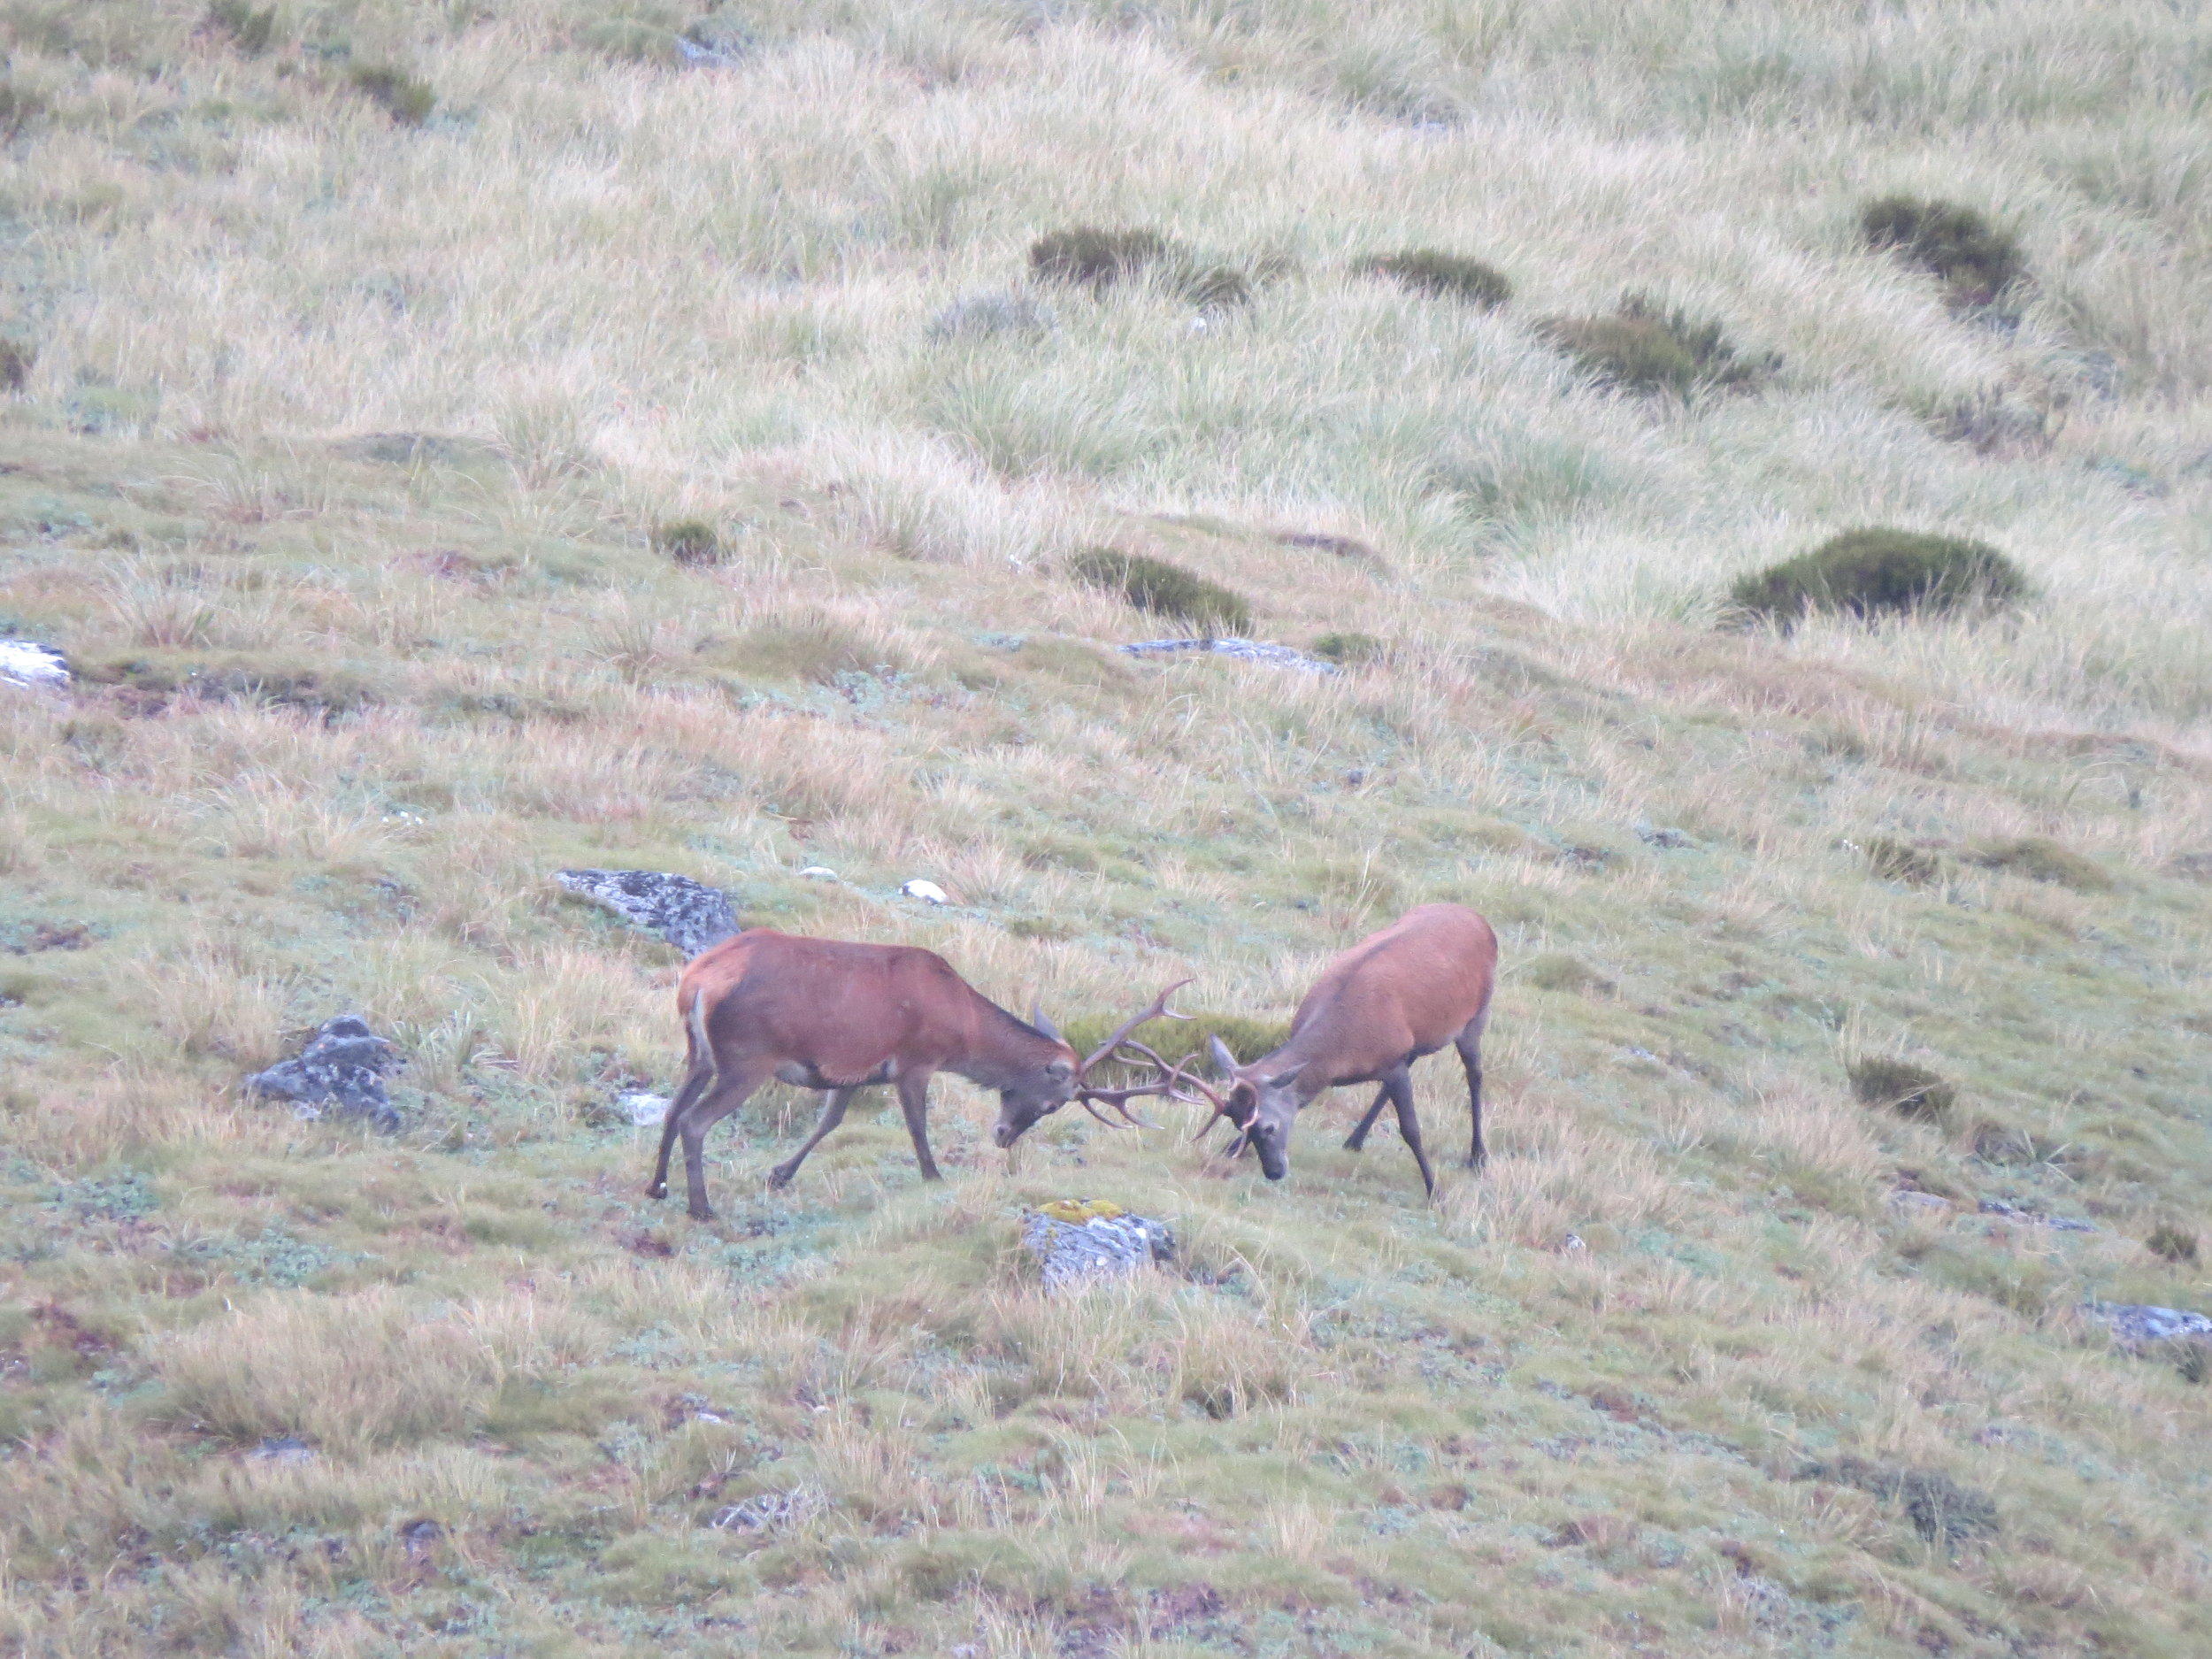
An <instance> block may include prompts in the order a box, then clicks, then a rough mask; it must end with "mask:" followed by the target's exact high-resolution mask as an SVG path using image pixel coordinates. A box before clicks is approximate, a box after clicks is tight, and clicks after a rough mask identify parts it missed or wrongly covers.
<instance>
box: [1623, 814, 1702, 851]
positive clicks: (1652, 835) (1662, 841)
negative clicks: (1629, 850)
mask: <svg viewBox="0 0 2212 1659" xmlns="http://www.w3.org/2000/svg"><path fill="white" fill-rule="evenodd" d="M1635 830H1636V839H1637V840H1638V841H1641V842H1643V843H1644V845H1646V846H1647V847H1663V848H1666V849H1669V850H1670V851H1678V850H1679V849H1682V848H1685V847H1694V846H1696V845H1697V843H1696V842H1695V841H1692V840H1691V839H1690V838H1689V836H1688V835H1687V834H1686V833H1683V832H1682V831H1681V830H1678V829H1672V828H1670V827H1669V826H1666V825H1663V824H1654V823H1652V822H1651V820H1650V819H1648V818H1638V819H1637V820H1636V824H1635Z"/></svg>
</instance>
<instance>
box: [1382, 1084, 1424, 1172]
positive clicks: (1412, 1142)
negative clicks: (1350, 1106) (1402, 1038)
mask: <svg viewBox="0 0 2212 1659" xmlns="http://www.w3.org/2000/svg"><path fill="white" fill-rule="evenodd" d="M1383 1092H1384V1093H1385V1094H1388V1095H1389V1096H1390V1103H1391V1104H1392V1105H1394V1106H1395V1107H1396V1108H1397V1109H1398V1133H1400V1134H1401V1135H1402V1136H1404V1137H1405V1143H1406V1145H1407V1146H1408V1147H1409V1148H1412V1151H1413V1161H1414V1162H1415V1163H1416V1164H1419V1165H1420V1166H1421V1184H1422V1185H1423V1186H1424V1187H1427V1188H1428V1189H1429V1193H1430V1195H1431V1196H1434V1195H1435V1193H1436V1171H1434V1170H1432V1169H1431V1168H1430V1167H1429V1155H1428V1153H1427V1151H1426V1150H1425V1148H1423V1147H1422V1145H1421V1120H1420V1118H1417V1117H1416V1116H1415V1115H1414V1110H1413V1072H1412V1071H1411V1070H1410V1069H1409V1067H1406V1066H1403V1065H1401V1066H1399V1067H1398V1068H1397V1069H1396V1070H1395V1071H1392V1072H1391V1073H1390V1075H1389V1076H1387V1077H1386V1078H1385V1079H1383Z"/></svg>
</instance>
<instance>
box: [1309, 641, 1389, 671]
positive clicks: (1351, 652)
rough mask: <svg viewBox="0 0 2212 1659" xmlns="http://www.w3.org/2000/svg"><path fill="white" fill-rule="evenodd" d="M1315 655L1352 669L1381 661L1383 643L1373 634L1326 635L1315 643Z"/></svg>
mask: <svg viewBox="0 0 2212 1659" xmlns="http://www.w3.org/2000/svg"><path fill="white" fill-rule="evenodd" d="M1313 654H1314V655H1315V656H1316V657H1322V658H1324V659H1325V660H1326V661H1328V662H1332V663H1341V664H1344V665H1345V666H1347V667H1352V666H1356V664H1361V663H1371V662H1375V661H1377V660H1378V659H1379V658H1380V657H1381V656H1382V654H1383V642H1382V641H1380V640H1379V639H1377V638H1376V637H1375V636H1374V635H1373V634H1323V635H1322V636H1321V637H1320V638H1319V639H1317V640H1316V641H1314V642H1313Z"/></svg>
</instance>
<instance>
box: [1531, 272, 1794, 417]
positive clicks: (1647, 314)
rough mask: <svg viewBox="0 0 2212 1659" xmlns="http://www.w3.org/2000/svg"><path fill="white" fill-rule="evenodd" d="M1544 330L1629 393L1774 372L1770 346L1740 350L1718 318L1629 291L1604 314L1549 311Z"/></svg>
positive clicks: (1741, 382) (1686, 388) (1674, 392)
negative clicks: (1749, 352)
mask: <svg viewBox="0 0 2212 1659" xmlns="http://www.w3.org/2000/svg"><path fill="white" fill-rule="evenodd" d="M1540 332H1541V333H1542V334H1543V335H1544V337H1545V338H1546V339H1548V340H1549V341H1550V342H1552V343H1553V344H1554V345H1555V346H1557V347H1559V348H1560V349H1562V350H1563V351H1565V352H1566V353H1567V354H1568V355H1569V356H1571V357H1573V358H1574V360H1575V361H1576V362H1577V363H1578V364H1579V365H1581V366H1582V367H1583V368H1584V369H1585V370H1586V371H1587V372H1588V373H1592V374H1594V375H1596V376H1597V377H1598V378H1599V379H1600V380H1605V381H1608V382H1609V383H1610V384H1612V385H1614V386H1617V387H1620V388H1622V389H1624V390H1626V391H1632V392H1654V393H1665V394H1668V395H1671V396H1675V397H1687V396H1690V394H1691V393H1692V392H1694V391H1695V390H1697V389H1698V388H1701V387H1724V388H1740V387H1747V386H1752V385H1755V384H1756V383H1757V382H1759V381H1761V380H1766V379H1768V378H1770V377H1771V376H1772V375H1773V374H1775V373H1777V372H1778V371H1779V370H1780V368H1781V366H1782V360H1781V358H1780V357H1777V356H1775V355H1773V354H1772V353H1763V354H1761V355H1759V356H1756V357H1739V356H1738V355H1737V353H1736V348H1735V345H1734V344H1733V342H1731V341H1730V340H1729V338H1728V336H1727V334H1725V333H1724V331H1723V329H1722V327H1721V326H1720V325H1719V324H1718V323H1717V322H1712V321H1709V320H1705V319H1698V318H1694V317H1692V316H1691V315H1690V314H1689V313H1688V312H1687V311H1683V310H1682V309H1680V308H1679V307H1676V308H1674V309H1672V310H1669V309H1667V308H1665V307H1663V306H1662V305H1661V304H1660V303H1658V302H1657V301H1656V300H1655V299H1653V298H1652V297H1651V296H1649V295H1647V294H1629V295H1625V296H1623V297H1622V300H1621V303H1620V305H1619V307H1618V308H1617V310H1615V311H1613V312H1612V314H1611V315H1609V316H1604V317H1554V318H1550V319H1547V320H1546V321H1545V322H1544V323H1543V324H1541V325H1540Z"/></svg>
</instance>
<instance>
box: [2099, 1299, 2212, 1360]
mask: <svg viewBox="0 0 2212 1659" xmlns="http://www.w3.org/2000/svg"><path fill="white" fill-rule="evenodd" d="M2081 1310H2082V1312H2084V1313H2085V1314H2086V1315H2088V1316H2089V1317H2091V1318H2092V1319H2094V1320H2096V1321H2097V1322H2098V1323H2099V1324H2100V1325H2104V1326H2105V1327H2106V1328H2107V1329H2108V1330H2109V1331H2110V1332H2111V1333H2112V1340H2114V1341H2115V1342H2116V1343H2118V1344H2119V1345H2120V1346H2121V1347H2122V1348H2125V1349H2126V1350H2127V1351H2128V1352H2129V1353H2131V1354H2133V1353H2138V1352H2140V1351H2141V1350H2142V1349H2144V1348H2149V1347H2151V1346H2152V1345H2153V1344H2154V1343H2159V1342H2172V1341H2177V1340H2182V1339H2185V1338H2193V1339H2199V1340H2201V1339H2204V1338H2208V1337H2212V1318H2207V1317H2205V1316H2204V1315H2203V1314H2200V1313H2185V1312H2184V1311H2183V1310H2181V1309H2179V1308H2154V1307H2152V1306H2150V1305H2148V1304H2147V1303H2144V1302H2084V1303H2082V1305H2081Z"/></svg>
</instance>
